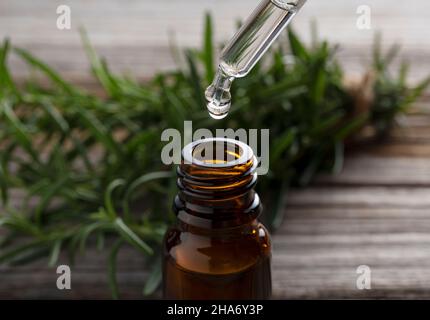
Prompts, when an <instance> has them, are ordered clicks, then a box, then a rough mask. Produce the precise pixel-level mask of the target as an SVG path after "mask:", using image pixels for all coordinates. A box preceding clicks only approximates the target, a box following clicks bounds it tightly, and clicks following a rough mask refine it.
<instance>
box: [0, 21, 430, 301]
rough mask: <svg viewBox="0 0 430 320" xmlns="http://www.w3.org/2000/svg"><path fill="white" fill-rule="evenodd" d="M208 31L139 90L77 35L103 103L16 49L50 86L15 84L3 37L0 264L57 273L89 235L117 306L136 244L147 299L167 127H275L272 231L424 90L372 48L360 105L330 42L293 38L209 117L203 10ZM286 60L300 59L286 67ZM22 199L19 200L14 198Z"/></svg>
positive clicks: (160, 228)
mask: <svg viewBox="0 0 430 320" xmlns="http://www.w3.org/2000/svg"><path fill="white" fill-rule="evenodd" d="M204 35H205V36H204V41H203V48H202V49H201V50H187V51H186V53H185V61H186V66H185V67H183V68H179V69H178V70H174V71H171V72H166V73H159V74H157V75H155V76H154V77H153V79H152V80H151V81H148V82H145V83H138V82H137V81H135V80H132V79H130V78H127V77H123V76H119V75H116V74H113V73H112V72H111V71H110V70H109V68H108V66H107V64H106V62H105V61H104V60H103V59H100V58H99V57H98V55H97V54H96V53H95V51H94V49H93V48H92V46H91V45H90V42H89V40H88V38H87V37H86V35H85V33H83V42H84V47H85V50H86V52H87V54H88V57H89V60H90V61H91V66H92V71H93V74H94V76H95V78H96V79H97V80H98V82H99V83H100V85H101V87H102V88H103V89H104V91H105V93H106V96H107V98H101V97H100V95H96V94H92V93H90V92H86V91H85V90H83V89H81V88H79V87H78V86H75V85H73V84H71V83H69V82H67V81H66V80H64V79H63V78H62V77H61V76H60V75H59V74H58V73H57V72H56V71H55V70H53V69H51V68H50V67H49V66H48V65H47V64H45V63H44V62H42V61H40V60H39V59H37V58H36V57H34V56H32V55H31V54H30V53H29V52H27V51H25V50H23V49H19V48H13V49H12V50H13V52H14V53H15V54H16V55H18V56H19V57H20V58H21V59H22V60H24V61H25V62H27V63H28V64H29V65H30V66H31V67H32V68H33V69H35V70H36V71H38V72H39V73H41V74H42V75H43V76H44V77H45V78H46V79H47V80H48V81H49V85H48V86H46V85H42V84H41V83H40V81H38V80H37V79H32V78H30V79H28V81H27V82H26V83H25V85H24V86H17V85H16V84H15V83H14V81H13V80H12V76H11V72H10V71H9V69H8V64H7V58H8V56H9V54H11V46H10V43H9V41H7V40H6V41H4V43H3V46H2V48H1V49H0V195H1V206H0V208H1V213H0V236H1V237H2V238H1V240H0V263H8V264H19V263H29V262H31V261H34V260H35V259H39V258H42V257H49V259H48V261H49V264H50V265H55V264H56V263H57V260H58V257H59V254H60V252H62V251H68V252H69V254H70V258H71V260H72V261H73V259H74V257H75V255H76V254H77V253H79V252H83V251H84V250H85V247H86V246H87V243H88V241H89V239H95V240H96V241H97V243H98V246H99V247H100V248H101V249H102V250H109V251H110V253H109V268H108V279H109V283H110V288H111V289H112V294H113V297H114V298H117V297H119V290H118V285H117V284H116V267H115V266H116V257H117V255H118V252H119V250H120V249H121V248H122V247H123V246H124V245H125V244H129V245H131V246H133V247H134V248H136V250H138V251H139V252H140V253H141V254H143V255H145V256H146V257H148V259H147V260H148V263H149V264H151V265H152V268H151V269H152V273H151V275H150V276H149V278H148V281H147V285H146V287H145V288H144V293H145V294H151V293H152V292H153V291H154V290H155V289H156V288H157V286H158V283H159V281H160V278H161V276H160V268H159V261H160V258H159V255H160V254H161V253H160V251H161V250H160V244H161V241H162V237H163V234H164V232H165V230H166V228H167V226H168V225H169V224H170V223H171V222H172V219H173V218H172V215H171V214H166V212H170V204H171V202H172V199H173V197H174V194H175V192H176V188H175V179H174V178H173V177H174V170H173V168H168V167H165V166H163V165H162V164H161V162H160V160H159V154H160V152H161V149H162V147H163V144H162V143H161V142H160V135H161V132H162V130H163V129H165V128H176V129H178V130H182V129H183V128H182V126H183V121H184V120H193V125H194V128H195V129H197V128H198V127H207V128H211V129H215V128H225V127H230V128H238V127H242V128H257V129H258V128H270V130H271V137H272V139H271V145H270V153H271V154H270V158H271V163H270V172H269V174H268V175H267V176H265V177H264V178H262V179H260V182H261V183H260V185H259V192H261V193H263V194H265V195H266V197H264V196H263V199H266V202H273V203H275V205H274V206H273V208H272V210H270V211H269V212H266V215H265V219H266V220H267V222H268V223H269V224H270V225H271V226H272V227H276V226H277V225H279V223H280V221H281V220H282V213H283V210H282V206H281V205H279V204H280V203H282V196H283V192H282V194H281V193H280V192H279V190H286V189H287V188H288V187H289V186H292V185H298V184H300V185H306V184H307V183H308V182H309V181H310V180H311V179H312V177H313V176H314V174H315V173H316V172H318V171H320V170H323V169H331V170H333V171H335V172H336V171H339V169H340V168H341V166H342V163H343V161H342V159H343V144H344V141H345V139H346V138H348V137H350V136H351V135H352V134H354V133H356V132H357V131H358V130H359V129H360V128H362V127H363V126H365V125H368V126H369V125H370V126H372V127H374V128H375V130H376V131H377V133H378V134H383V133H385V132H387V130H388V129H389V128H390V126H391V125H392V123H393V121H394V118H395V116H396V115H398V114H399V113H401V112H405V111H406V110H407V107H408V106H409V105H410V104H411V103H413V102H414V101H415V100H416V99H417V98H418V97H419V96H420V95H421V94H422V92H423V91H424V90H425V88H426V87H427V86H428V85H429V82H430V80H429V79H430V78H429V79H426V80H424V81H422V82H421V83H420V84H418V85H417V86H416V87H414V88H410V87H409V86H408V85H407V83H406V70H407V68H406V67H405V66H403V67H402V68H401V70H400V72H399V74H398V76H391V74H390V73H389V72H388V64H389V62H391V60H392V58H393V57H394V53H395V52H394V51H390V52H389V53H388V55H386V56H383V55H382V53H381V50H380V49H378V48H379V47H376V50H375V54H374V63H373V65H372V66H370V69H371V74H372V77H370V78H369V79H371V80H369V81H367V82H366V85H367V89H369V88H370V92H371V96H372V98H369V99H364V100H363V99H361V100H360V103H359V104H358V103H357V96H362V95H360V93H361V91H360V90H364V89H363V88H358V89H357V88H355V90H351V89H350V88H349V87H347V86H346V85H345V83H344V76H343V70H342V69H341V67H340V66H339V64H338V63H337V61H336V58H335V51H336V48H335V47H333V46H331V45H329V44H328V43H327V42H325V41H321V42H316V43H314V44H313V45H312V47H310V48H308V47H306V46H305V45H304V44H303V43H302V42H301V41H300V39H299V38H298V37H297V35H296V34H295V33H294V32H293V31H292V30H290V31H289V32H288V41H287V44H288V49H286V50H285V49H281V48H279V49H276V50H273V51H272V53H271V54H268V55H267V56H266V57H265V58H264V61H263V63H261V64H259V65H257V66H256V67H255V68H254V69H253V71H252V72H251V74H250V75H249V76H248V77H246V78H244V79H242V80H238V81H236V82H235V84H234V87H233V93H232V94H233V96H234V102H235V105H234V107H233V108H232V110H233V111H232V112H231V115H230V116H229V117H228V118H226V119H225V120H223V121H219V122H214V121H211V120H208V116H207V113H206V110H205V108H204V106H203V102H204V98H203V91H204V88H205V87H206V86H207V85H208V82H209V81H210V80H211V79H212V77H213V74H214V66H213V63H214V58H213V57H214V44H213V42H212V24H211V20H210V16H209V15H208V16H207V17H206V28H205V33H204ZM286 56H289V57H291V58H293V59H294V63H285V57H286ZM290 60H291V59H290ZM363 101H364V103H363ZM357 105H359V106H360V108H357ZM358 109H359V110H358ZM273 190H276V192H270V191H273ZM15 192H19V194H20V201H19V202H17V201H14V200H13V199H11V198H13V194H14V193H15ZM271 194H274V195H275V196H274V198H273V199H270V198H269V197H270V195H271ZM166 199H168V201H166ZM270 200H272V201H270ZM105 237H109V238H114V239H115V241H116V242H115V244H114V245H113V247H112V248H104V245H103V244H104V238H105Z"/></svg>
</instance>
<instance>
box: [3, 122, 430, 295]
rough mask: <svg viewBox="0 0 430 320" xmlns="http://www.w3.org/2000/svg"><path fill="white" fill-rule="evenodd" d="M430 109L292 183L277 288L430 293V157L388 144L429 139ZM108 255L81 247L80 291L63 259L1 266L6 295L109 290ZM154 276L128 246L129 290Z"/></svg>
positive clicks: (277, 240)
mask: <svg viewBox="0 0 430 320" xmlns="http://www.w3.org/2000/svg"><path fill="white" fill-rule="evenodd" d="M426 119H428V116H426V115H421V116H411V117H410V118H408V119H407V123H408V127H403V128H400V129H397V130H395V131H394V132H393V134H392V135H391V137H390V138H389V139H388V140H387V141H385V142H384V144H372V145H368V146H366V148H359V150H353V152H350V154H349V156H348V157H347V159H346V163H345V169H344V170H343V171H342V173H341V174H339V175H337V176H328V175H321V176H319V177H318V178H317V180H316V181H315V183H314V184H313V185H312V186H310V187H308V188H305V189H303V190H292V191H290V193H289V194H288V197H287V201H286V207H285V218H284V222H283V224H282V225H281V227H280V228H279V230H278V231H277V232H276V233H275V234H274V235H273V244H274V248H273V266H272V270H273V293H274V298H281V299H299V298H306V299H320V298H328V299H338V298H430V272H429V268H430V211H429V208H430V179H429V178H430V168H429V161H428V157H427V156H420V155H417V154H416V153H414V152H412V153H411V154H408V153H407V152H408V151H407V150H406V151H403V152H402V153H398V154H396V153H384V152H382V153H381V148H385V150H389V148H390V146H392V145H393V144H394V145H396V144H399V143H400V144H401V145H402V147H400V149H402V150H404V147H405V146H406V145H410V144H411V143H412V142H413V145H414V148H416V149H423V148H424V149H425V148H429V147H430V142H429V141H428V140H426V134H425V132H426V130H429V128H430V127H427V129H426V126H425V124H426V123H429V122H427V121H426ZM405 137H407V139H406V140H408V141H407V142H401V141H402V139H404V138H405ZM419 154H422V153H419ZM15 197H16V199H19V194H16V195H15ZM106 259H107V258H106V254H103V253H99V252H97V251H96V250H95V249H90V250H89V251H88V252H87V253H86V254H85V255H84V256H83V257H80V259H79V260H78V263H77V264H76V265H75V266H74V267H73V268H72V290H71V291H59V290H57V289H56V287H55V283H56V276H57V275H56V274H55V269H54V268H48V267H46V264H45V263H44V262H38V263H35V264H32V265H29V266H22V267H1V268H0V298H19V299H22V298H41V297H43V298H56V299H89V298H109V297H110V296H109V290H108V284H107V276H106V271H107V270H106ZM62 261H64V262H67V260H65V259H64V257H63V260H62ZM363 264H364V265H368V266H369V267H371V270H372V289H371V290H358V289H357V288H356V279H357V274H356V269H357V267H358V266H359V265H363ZM146 276H147V272H146V271H145V267H144V259H143V258H142V257H141V256H139V255H136V254H135V252H134V251H133V250H132V249H128V248H125V249H124V250H123V251H122V252H121V254H120V257H119V264H118V281H119V286H120V291H121V296H122V298H124V299H136V298H137V299H139V298H142V297H143V296H142V287H143V285H144V282H145V278H146ZM155 297H159V293H158V295H156V296H155Z"/></svg>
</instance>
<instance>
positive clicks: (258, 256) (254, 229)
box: [164, 221, 271, 274]
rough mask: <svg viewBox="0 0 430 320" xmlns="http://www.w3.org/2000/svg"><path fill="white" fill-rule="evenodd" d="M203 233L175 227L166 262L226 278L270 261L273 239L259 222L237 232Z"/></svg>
mask: <svg viewBox="0 0 430 320" xmlns="http://www.w3.org/2000/svg"><path fill="white" fill-rule="evenodd" d="M199 231H200V232H198V231H196V230H195V229H187V228H181V226H179V225H176V226H173V227H171V228H170V229H169V230H168V231H167V233H166V236H165V239H164V254H165V258H166V259H171V260H172V262H174V263H175V264H176V265H177V266H178V267H180V268H183V269H184V270H187V271H192V272H201V273H212V274H226V273H232V272H239V271H242V270H245V269H247V268H249V267H252V266H254V265H255V264H257V263H259V261H261V260H263V259H267V258H268V257H270V253H271V240H270V235H269V232H268V231H267V229H266V228H265V227H264V225H263V224H262V223H260V222H258V221H255V222H254V223H251V224H249V225H244V226H241V228H236V229H235V230H209V231H208V232H201V230H199Z"/></svg>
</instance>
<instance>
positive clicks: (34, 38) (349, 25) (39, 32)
mask: <svg viewBox="0 0 430 320" xmlns="http://www.w3.org/2000/svg"><path fill="white" fill-rule="evenodd" d="M258 2H259V1H258V0H253V1H248V0H235V1H228V0H217V1H211V0H188V1H186V2H175V1H168V0H159V1H151V0H139V1H137V0H129V1H127V2H126V3H124V2H123V1H119V0H105V1H103V5H102V6H101V5H100V3H98V2H91V1H90V2H89V1H85V0H74V1H71V0H65V1H63V0H61V1H60V0H44V1H37V2H34V1H29V0H24V1H14V0H3V1H2V2H1V3H0V38H4V37H6V36H8V37H10V38H11V39H12V42H13V43H14V44H16V45H17V46H21V47H24V48H27V49H29V50H31V51H32V52H33V53H34V54H36V55H37V56H39V57H41V58H42V59H44V60H45V61H48V62H49V63H50V64H51V65H52V66H53V67H55V68H56V69H58V70H60V71H61V73H62V74H63V75H64V76H65V77H66V78H68V79H80V80H84V79H88V76H89V73H88V61H87V58H86V57H85V54H84V53H83V50H82V45H81V41H80V38H79V34H78V28H79V26H85V28H86V29H87V30H88V33H89V35H90V38H91V41H92V43H93V44H94V45H95V47H96V48H97V50H98V51H99V52H100V53H101V54H102V55H103V56H105V57H106V58H107V60H108V61H109V62H110V64H111V65H112V67H113V69H114V70H115V71H121V72H126V71H132V72H133V74H135V75H136V76H137V77H139V78H145V77H149V76H151V75H152V74H153V73H154V72H156V71H157V70H160V69H170V68H172V67H174V62H173V60H172V58H171V56H170V53H169V42H170V38H172V34H174V35H175V36H174V37H175V39H176V42H177V44H178V45H179V46H180V47H190V46H191V47H196V46H199V45H200V44H201V35H202V25H203V23H202V22H203V16H204V13H205V12H206V11H210V12H212V13H213V15H214V21H215V26H216V39H217V41H218V42H220V41H225V40H226V39H229V38H230V37H231V36H232V34H233V33H234V31H235V21H237V20H238V19H244V18H245V17H247V16H248V14H249V13H250V12H251V10H252V9H253V8H254V7H255V6H256V4H257V3H258ZM61 4H66V5H69V6H70V7H71V12H72V29H71V30H58V29H57V28H56V19H57V14H56V8H57V6H58V5H61ZM362 4H363V3H362V2H361V1H359V0H352V1H341V0H335V1H330V2H322V1H308V3H307V4H306V6H305V7H304V8H303V10H302V12H300V13H299V15H298V17H297V19H295V21H294V26H295V29H296V30H298V31H299V33H300V34H301V35H302V36H303V37H304V38H305V40H306V41H308V42H309V40H310V32H309V24H310V21H311V20H316V21H317V22H318V26H319V34H320V36H321V38H326V39H329V40H330V41H332V42H336V43H340V44H341V45H342V50H340V52H339V56H340V58H341V60H342V61H343V63H344V64H345V65H347V66H348V70H349V73H356V74H358V73H359V72H361V71H362V70H363V66H364V65H365V64H366V62H368V60H369V58H370V55H369V53H370V47H371V45H372V43H373V38H374V33H375V31H377V30H378V31H381V32H382V33H383V35H384V45H386V46H388V45H390V44H392V43H393V42H398V43H401V44H402V45H403V57H404V58H406V59H409V60H411V61H413V63H414V65H413V68H412V77H413V78H420V77H423V76H425V75H427V73H428V70H429V69H430V68H429V67H430V60H429V59H428V56H429V53H430V45H429V44H430V40H429V39H430V37H429V29H428V28H427V24H428V18H427V13H428V11H429V9H430V6H429V3H428V2H427V1H425V0H416V1H415V2H414V5H413V6H411V5H409V4H407V3H404V4H401V3H399V4H396V5H395V6H394V5H392V3H391V2H389V1H388V0H381V1H377V2H372V3H371V4H369V6H370V8H371V12H372V28H371V30H360V29H358V28H357V27H356V21H357V17H358V14H357V13H356V11H357V8H358V6H360V5H362ZM35 31H36V32H35ZM11 63H12V66H13V70H14V74H15V75H16V76H18V77H21V76H24V75H26V74H27V70H26V68H25V66H24V65H23V64H22V63H20V62H19V61H18V60H17V59H16V58H13V59H12V60H11Z"/></svg>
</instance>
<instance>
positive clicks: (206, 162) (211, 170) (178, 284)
mask: <svg viewBox="0 0 430 320" xmlns="http://www.w3.org/2000/svg"><path fill="white" fill-rule="evenodd" d="M256 167H257V160H256V158H255V156H254V155H253V153H252V149H251V148H250V147H249V146H247V145H246V144H244V143H241V142H239V141H236V140H231V139H224V138H213V139H204V140H199V141H196V142H194V143H191V144H189V145H187V146H186V147H185V148H184V150H183V152H182V163H181V165H180V166H179V167H178V182H177V184H178V188H179V193H178V195H177V196H176V198H175V201H174V211H175V213H176V216H177V223H176V225H175V226H173V227H171V228H170V229H169V230H168V231H167V233H166V236H165V240H164V260H163V293H164V297H165V298H166V299H268V298H270V295H271V273H270V256H271V245H270V237H269V234H268V232H267V230H266V228H265V227H264V226H263V225H262V224H261V223H259V222H258V220H257V217H258V216H259V214H260V212H261V205H260V199H259V197H258V195H257V194H256V193H255V191H254V189H253V188H254V186H255V184H256V181H257V174H256V172H255V170H256Z"/></svg>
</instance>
